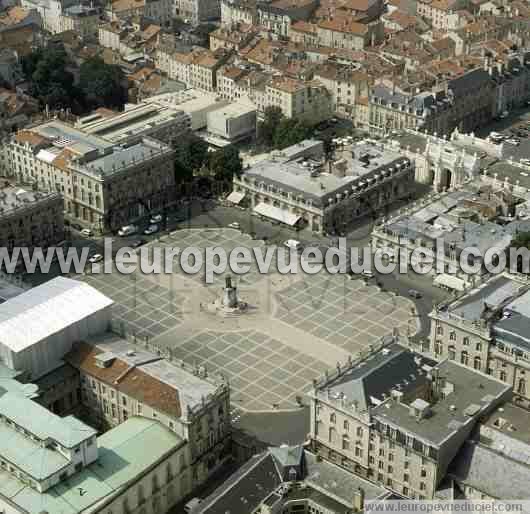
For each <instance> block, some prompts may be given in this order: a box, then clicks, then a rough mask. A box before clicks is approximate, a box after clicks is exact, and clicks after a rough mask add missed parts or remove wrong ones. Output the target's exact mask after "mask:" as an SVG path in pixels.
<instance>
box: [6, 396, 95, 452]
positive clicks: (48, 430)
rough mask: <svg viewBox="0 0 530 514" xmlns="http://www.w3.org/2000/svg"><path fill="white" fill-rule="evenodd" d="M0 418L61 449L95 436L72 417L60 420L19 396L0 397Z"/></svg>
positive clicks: (76, 444)
mask: <svg viewBox="0 0 530 514" xmlns="http://www.w3.org/2000/svg"><path fill="white" fill-rule="evenodd" d="M0 415H2V416H3V417H4V418H5V419H7V420H10V421H12V422H13V423H15V424H16V425H17V426H19V427H22V428H23V429H24V430H25V431H26V432H28V433H30V434H32V435H34V436H35V437H37V438H38V439H39V440H41V441H46V440H47V439H52V440H53V441H56V442H57V443H58V444H60V445H61V446H63V447H65V448H74V447H76V446H78V445H79V444H81V443H82V442H83V441H86V440H87V439H90V438H91V437H94V436H95V435H96V434H97V432H96V431H95V430H94V429H93V428H91V427H89V426H88V425H85V424H84V423H82V422H81V421H79V420H78V419H76V418H75V417H73V416H67V417H65V418H61V417H59V416H57V415H55V414H53V413H52V412H50V411H49V410H48V409H45V408H44V407H42V406H41V405H39V404H38V403H35V402H33V401H32V400H30V399H29V398H27V397H26V396H24V395H21V394H19V393H13V392H6V393H5V394H3V395H2V396H0ZM10 430H12V429H10ZM0 439H1V438H0Z"/></svg>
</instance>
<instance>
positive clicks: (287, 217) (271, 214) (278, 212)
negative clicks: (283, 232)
mask: <svg viewBox="0 0 530 514" xmlns="http://www.w3.org/2000/svg"><path fill="white" fill-rule="evenodd" d="M254 212H257V213H258V214H261V215H262V216H266V217H267V218H272V219H273V220H277V221H280V222H281V223H285V224H286V225H290V226H291V227H292V226H294V225H296V223H297V222H298V220H299V219H300V216H298V215H297V214H292V213H291V212H289V211H286V210H284V209H280V208H279V207H274V205H269V204H266V203H259V204H258V205H256V207H254Z"/></svg>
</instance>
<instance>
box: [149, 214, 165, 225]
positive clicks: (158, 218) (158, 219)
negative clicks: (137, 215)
mask: <svg viewBox="0 0 530 514" xmlns="http://www.w3.org/2000/svg"><path fill="white" fill-rule="evenodd" d="M161 221H162V214H155V215H154V216H151V219H150V220H149V223H151V224H155V223H160V222H161Z"/></svg>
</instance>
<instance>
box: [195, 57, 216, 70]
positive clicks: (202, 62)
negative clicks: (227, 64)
mask: <svg viewBox="0 0 530 514" xmlns="http://www.w3.org/2000/svg"><path fill="white" fill-rule="evenodd" d="M218 62H219V61H218V60H217V59H216V58H215V57H214V56H213V55H208V54H207V53H204V54H203V55H199V56H197V57H196V58H195V59H194V61H193V64H196V65H198V66H204V67H205V68H213V67H214V66H215V65H216V64H217V63H218Z"/></svg>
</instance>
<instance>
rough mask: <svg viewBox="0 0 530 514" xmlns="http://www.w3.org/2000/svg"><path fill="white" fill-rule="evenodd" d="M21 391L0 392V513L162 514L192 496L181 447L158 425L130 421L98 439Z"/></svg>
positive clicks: (14, 386)
mask: <svg viewBox="0 0 530 514" xmlns="http://www.w3.org/2000/svg"><path fill="white" fill-rule="evenodd" d="M21 385H22V384H19V383H18V382H17V381H16V380H14V379H4V380H2V386H3V387H2V389H1V390H0V434H1V437H0V441H1V442H0V510H1V511H2V512H8V513H9V514H42V513H43V512H49V513H59V512H70V513H72V514H108V513H109V512H113V513H116V514H127V513H131V512H139V513H140V512H141V513H146V512H167V511H168V509H171V508H172V507H173V506H174V505H175V504H176V503H178V502H179V501H181V500H182V499H183V498H184V497H185V496H186V495H187V494H188V493H189V490H190V489H189V483H190V479H189V468H188V466H187V463H186V461H185V455H184V449H185V447H186V445H185V442H184V441H183V440H182V439H181V438H179V437H178V436H177V435H176V434H174V433H172V432H171V431H169V430H168V429H167V428H165V427H163V426H162V425H161V424H160V423H159V422H157V421H156V420H148V419H145V418H139V417H133V418H131V419H129V420H128V421H127V422H125V423H123V424H121V425H120V426H118V427H115V428H114V429H112V430H110V431H108V432H107V433H106V434H104V435H102V436H100V437H96V435H97V432H96V430H94V429H93V428H92V427H90V426H88V425H86V424H85V423H83V422H81V421H79V420H77V419H76V418H74V417H73V416H67V417H64V418H60V417H58V416H57V415H55V414H52V413H51V412H49V411H47V410H46V409H45V408H43V407H41V406H39V405H38V404H37V403H35V402H34V401H33V399H32V396H33V395H32V394H30V389H29V386H28V385H26V386H25V387H24V388H22V387H21ZM32 387H33V386H32ZM32 390H33V389H32ZM145 448H149V451H148V452H146V451H145Z"/></svg>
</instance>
